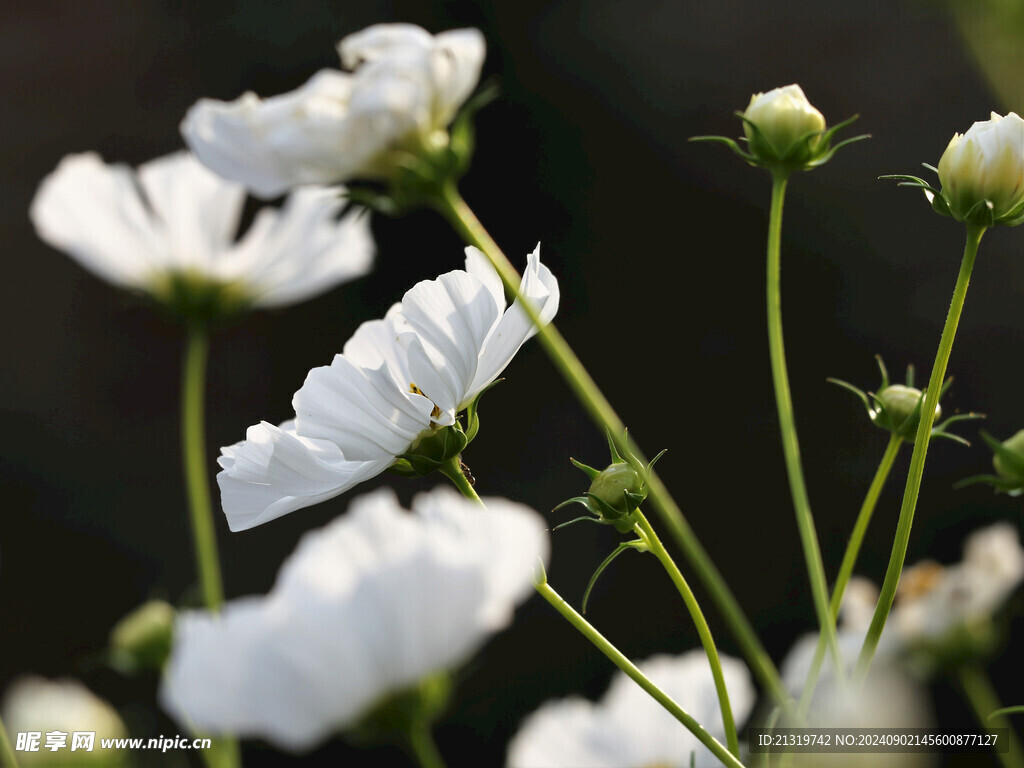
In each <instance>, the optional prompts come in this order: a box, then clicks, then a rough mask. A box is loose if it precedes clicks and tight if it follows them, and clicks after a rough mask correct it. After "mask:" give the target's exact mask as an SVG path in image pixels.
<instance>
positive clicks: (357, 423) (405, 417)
mask: <svg viewBox="0 0 1024 768" xmlns="http://www.w3.org/2000/svg"><path fill="white" fill-rule="evenodd" d="M292 405H293V406H294V407H295V414H296V416H295V424H296V429H297V431H298V433H299V434H301V435H304V436H307V437H314V438H320V439H324V440H330V441H332V442H333V443H335V444H336V445H337V446H338V447H339V448H340V449H341V451H342V453H343V454H344V455H345V457H346V458H349V459H353V460H366V461H373V460H376V459H381V458H385V457H388V456H390V457H391V458H392V459H394V457H395V456H396V455H398V454H400V453H404V452H405V451H406V449H408V447H409V445H410V444H411V443H412V441H413V440H415V439H416V438H417V437H418V436H419V435H420V433H422V432H423V431H424V430H425V429H428V428H429V427H430V412H431V410H432V409H433V405H432V404H431V402H430V401H429V400H427V399H426V398H425V397H422V396H421V395H417V394H414V393H412V392H410V391H409V389H408V387H405V388H403V387H402V385H401V384H400V383H398V382H396V381H395V379H394V378H392V376H391V375H390V372H389V371H388V369H387V367H386V366H385V365H383V364H382V366H381V367H380V368H377V369H372V368H359V367H357V366H355V365H353V364H352V363H351V362H350V361H349V360H348V359H347V358H346V357H345V356H344V355H337V356H336V357H335V358H334V362H332V363H331V364H330V365H329V366H323V367H320V368H314V369H313V370H312V371H310V372H309V374H308V375H307V376H306V381H305V383H303V385H302V387H301V389H299V391H298V392H296V393H295V397H294V398H293V399H292Z"/></svg>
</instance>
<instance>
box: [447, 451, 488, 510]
mask: <svg viewBox="0 0 1024 768" xmlns="http://www.w3.org/2000/svg"><path fill="white" fill-rule="evenodd" d="M439 471H440V472H441V474H442V475H444V476H445V477H447V478H448V479H449V480H451V481H452V483H453V484H454V485H455V487H456V488H458V489H459V492H460V493H461V494H462V495H463V496H465V497H466V498H467V499H472V500H473V501H476V502H479V503H480V504H483V502H482V501H480V497H479V496H477V495H476V489H475V488H473V484H472V483H470V482H469V479H468V478H467V477H466V473H465V472H463V471H462V459H461V458H460V457H459V456H456V457H454V458H452V459H449V460H448V461H447V462H446V463H445V464H443V465H442V466H441V469H440V470H439Z"/></svg>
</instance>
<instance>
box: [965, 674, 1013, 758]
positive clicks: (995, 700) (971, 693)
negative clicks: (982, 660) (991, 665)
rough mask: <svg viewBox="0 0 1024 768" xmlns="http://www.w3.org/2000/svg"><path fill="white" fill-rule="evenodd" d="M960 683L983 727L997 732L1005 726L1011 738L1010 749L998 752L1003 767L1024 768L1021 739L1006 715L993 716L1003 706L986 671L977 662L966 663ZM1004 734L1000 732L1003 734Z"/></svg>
mask: <svg viewBox="0 0 1024 768" xmlns="http://www.w3.org/2000/svg"><path fill="white" fill-rule="evenodd" d="M959 677H960V685H961V686H962V687H963V689H964V694H965V695H966V696H967V702H968V704H970V705H971V709H973V710H974V714H975V716H976V717H977V718H978V722H979V723H980V724H981V725H982V727H984V728H987V729H989V733H995V732H996V730H995V729H997V728H999V729H1002V728H1005V729H1006V732H1007V734H1008V736H1007V738H1009V740H1010V743H1009V750H1007V751H1006V752H998V751H997V752H996V753H995V754H996V756H997V757H998V758H999V762H1000V763H1002V765H1003V768H1024V749H1022V747H1021V743H1020V739H1019V738H1018V737H1017V734H1016V733H1015V732H1014V730H1013V728H1011V727H1010V723H1009V722H1008V721H1007V720H1006V718H1005V717H1002V716H997V717H994V718H993V717H992V713H993V712H995V711H997V710H998V709H999V708H1000V707H1002V703H1001V702H1000V701H999V694H997V693H996V691H995V689H994V688H993V687H992V681H991V680H989V678H988V675H986V674H985V671H984V670H983V669H982V668H981V667H979V666H977V665H976V664H970V663H968V664H964V665H963V666H961V667H960V669H959ZM1001 735H1002V734H1000V736H1001Z"/></svg>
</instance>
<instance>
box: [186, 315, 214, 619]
mask: <svg viewBox="0 0 1024 768" xmlns="http://www.w3.org/2000/svg"><path fill="white" fill-rule="evenodd" d="M209 350H210V338H209V335H208V334H207V332H206V330H205V329H204V328H202V327H199V326H196V325H190V326H189V329H188V335H187V338H186V340H185V362H184V367H183V370H182V379H181V448H182V460H183V462H184V466H185V484H186V486H187V488H188V501H189V509H190V510H191V520H192V538H193V543H194V545H195V554H196V566H197V569H198V574H199V584H200V586H201V588H202V591H203V601H204V603H205V604H206V607H207V608H209V609H210V610H211V611H219V610H220V607H221V605H223V603H224V587H223V586H222V584H221V577H220V561H219V559H218V557H217V535H216V530H215V528H214V525H213V506H212V504H211V503H210V484H209V479H208V477H207V473H206V467H207V465H206V424H205V421H206V418H205V396H204V395H205V388H206V360H207V357H208V355H209Z"/></svg>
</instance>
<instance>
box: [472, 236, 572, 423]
mask: <svg viewBox="0 0 1024 768" xmlns="http://www.w3.org/2000/svg"><path fill="white" fill-rule="evenodd" d="M468 261H469V257H468V255H467V264H468ZM492 271H493V268H492ZM519 290H520V292H521V293H522V294H523V296H525V297H526V298H527V300H529V301H530V302H531V303H532V305H533V306H534V308H535V309H536V310H537V313H538V314H539V316H540V318H541V321H542V322H543V323H544V324H545V325H546V324H547V323H549V322H551V320H552V318H554V316H555V313H556V312H557V311H558V302H559V297H560V294H559V290H558V281H557V280H555V277H554V275H552V274H551V270H549V269H548V268H547V267H546V266H544V265H543V264H541V263H540V245H539V244H538V245H537V247H536V248H535V249H534V251H533V253H531V254H530V255H529V257H527V266H526V269H525V270H524V271H523V279H522V281H521V282H520V285H519ZM535 333H537V327H536V326H535V325H534V324H533V323H531V322H530V319H529V317H528V316H527V314H526V311H525V310H524V309H523V306H522V303H521V302H520V301H519V300H518V299H517V300H516V301H515V302H514V303H513V304H512V306H511V307H509V308H508V309H507V310H506V311H505V314H504V315H503V316H502V318H501V320H500V321H499V322H498V323H497V325H496V326H495V327H494V329H493V331H492V333H490V334H489V335H488V337H487V339H486V341H485V342H484V344H483V346H482V349H481V353H480V364H479V367H478V368H477V372H476V376H475V377H474V379H473V383H472V384H471V385H470V386H469V387H468V389H467V391H466V394H465V400H464V403H465V404H468V402H470V401H472V399H473V398H474V397H476V395H477V394H478V393H479V392H480V391H481V390H483V389H484V388H485V387H487V385H488V384H490V383H491V382H492V381H494V380H495V379H496V378H497V377H498V375H499V374H500V373H501V372H502V371H503V370H505V367H506V366H507V365H508V364H509V362H511V360H512V358H513V357H515V354H516V352H518V351H519V348H520V347H521V346H523V344H524V342H526V340H527V339H529V338H530V337H531V336H533V335H534V334H535Z"/></svg>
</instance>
